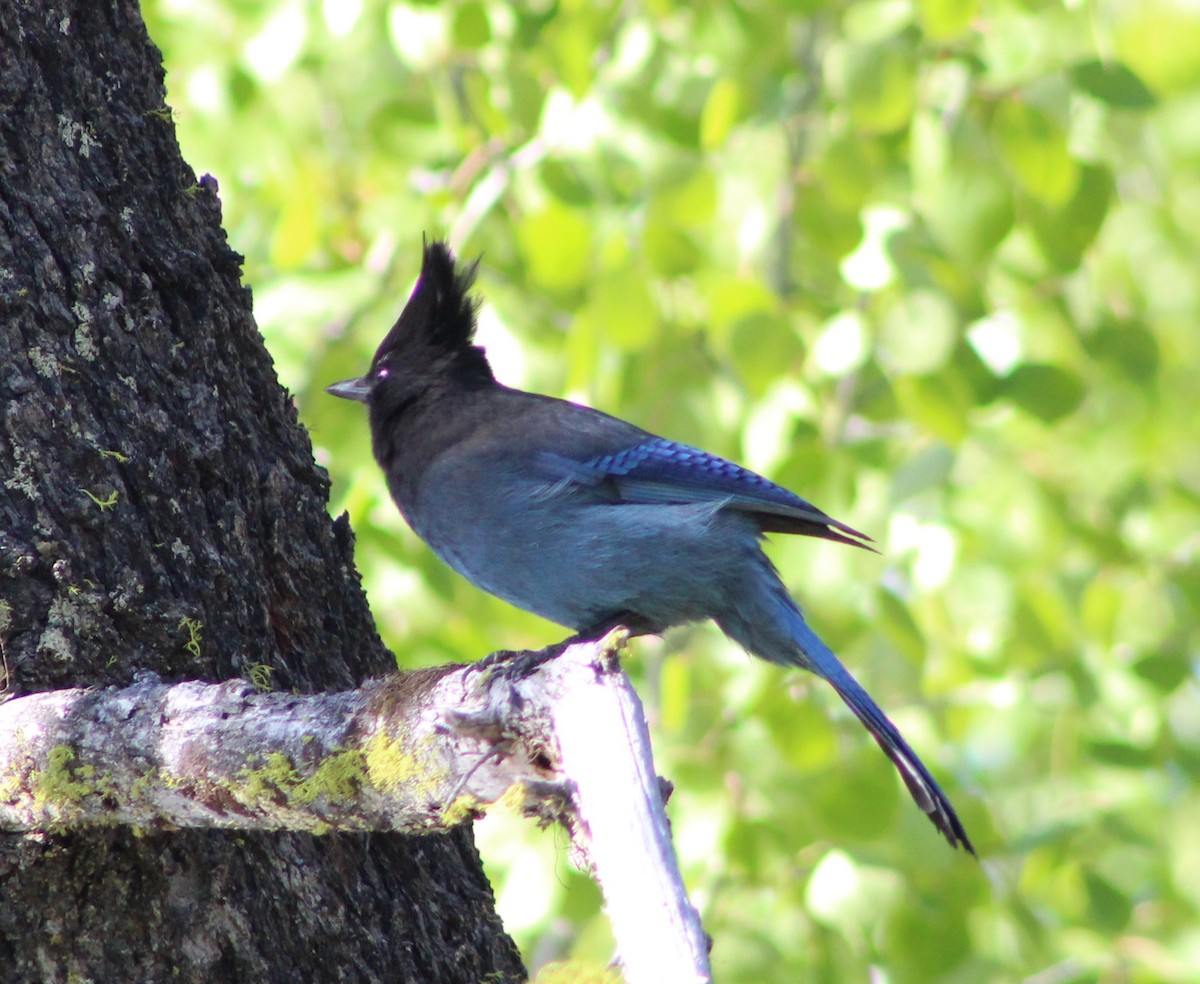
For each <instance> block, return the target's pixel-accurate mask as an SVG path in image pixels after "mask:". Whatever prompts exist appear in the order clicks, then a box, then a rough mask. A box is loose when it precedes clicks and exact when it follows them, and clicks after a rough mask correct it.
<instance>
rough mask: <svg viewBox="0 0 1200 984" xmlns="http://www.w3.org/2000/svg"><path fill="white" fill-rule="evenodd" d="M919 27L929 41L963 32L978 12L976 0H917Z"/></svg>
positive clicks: (939, 39)
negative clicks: (919, 18)
mask: <svg viewBox="0 0 1200 984" xmlns="http://www.w3.org/2000/svg"><path fill="white" fill-rule="evenodd" d="M917 10H918V11H919V13H920V16H921V27H922V28H923V29H924V31H925V37H926V38H928V39H929V40H930V41H949V40H950V39H952V38H956V37H958V36H959V35H961V34H963V33H964V32H965V31H966V30H967V28H968V27H970V26H971V22H972V21H973V20H974V19H975V17H976V15H977V14H978V12H979V3H978V0H919V2H918V4H917Z"/></svg>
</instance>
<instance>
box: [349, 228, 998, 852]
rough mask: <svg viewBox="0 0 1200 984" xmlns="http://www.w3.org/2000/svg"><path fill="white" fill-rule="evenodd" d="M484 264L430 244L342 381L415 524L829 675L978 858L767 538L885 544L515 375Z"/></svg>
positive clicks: (522, 580) (543, 588)
mask: <svg viewBox="0 0 1200 984" xmlns="http://www.w3.org/2000/svg"><path fill="white" fill-rule="evenodd" d="M478 266H479V260H476V261H475V262H474V263H470V264H460V263H459V262H458V261H457V260H456V258H455V256H454V254H453V252H452V251H451V249H450V247H449V246H448V245H447V244H446V243H445V242H442V241H440V240H432V241H428V240H427V241H424V244H423V255H422V262H421V271H420V275H419V277H418V279H417V282H416V285H415V286H414V287H413V290H412V293H411V295H410V296H409V298H408V301H407V303H406V304H405V306H404V308H403V309H402V311H401V313H400V316H399V318H398V319H397V320H396V322H395V324H394V325H393V326H392V328H391V329H390V330H389V331H388V333H387V335H386V336H385V337H384V339H383V341H382V342H381V343H380V345H379V348H378V350H377V351H376V352H375V356H374V358H373V359H372V360H371V364H370V367H369V369H368V371H367V373H366V374H365V375H363V376H361V377H357V378H353V379H346V380H342V381H341V382H337V383H334V384H332V385H330V386H328V387H327V392H329V393H330V394H332V395H333V396H338V397H342V398H344V399H348V400H355V401H358V402H360V403H363V404H365V405H366V407H367V410H368V418H369V425H370V432H371V445H372V450H373V453H374V456H375V459H376V461H377V462H378V464H379V466H380V468H381V469H382V471H383V473H384V475H385V477H386V480H387V485H388V490H389V492H390V493H391V496H392V498H393V499H394V501H395V503H396V505H397V507H398V508H399V510H400V512H401V514H402V515H403V517H404V519H405V521H406V522H407V523H408V525H409V526H410V527H411V528H412V529H413V531H414V532H415V533H416V534H417V536H418V537H420V538H421V539H422V540H423V541H425V543H426V544H428V546H429V547H430V548H431V549H432V550H433V552H434V553H435V554H437V555H438V556H439V557H440V558H441V559H442V560H443V561H444V562H445V563H446V564H448V565H449V566H450V567H452V568H453V569H454V570H456V571H457V572H458V573H459V574H461V575H463V576H464V577H465V578H466V579H467V580H468V581H471V582H472V583H473V584H475V585H476V586H477V587H479V588H481V589H483V590H484V591H487V592H490V593H491V594H493V595H496V596H498V597H500V598H503V599H504V600H505V601H508V602H510V603H511V604H513V605H515V606H516V607H518V608H522V609H525V610H526V611H529V612H534V613H536V614H537V615H540V616H542V617H544V618H546V619H548V620H550V621H551V622H555V623H558V624H560V625H563V626H566V627H567V628H570V629H574V630H575V631H576V632H577V633H578V634H579V635H580V636H581V637H584V638H598V637H599V636H600V635H602V634H603V633H604V632H606V631H607V630H608V629H611V628H614V627H616V626H621V627H624V628H626V629H627V630H628V631H629V633H630V634H632V635H641V634H658V633H661V632H663V631H665V630H666V629H668V628H671V627H673V626H677V625H682V624H686V623H692V622H700V621H704V620H707V619H711V620H712V621H713V622H715V623H716V624H717V626H718V627H720V629H721V630H722V631H723V632H724V633H725V634H726V635H727V636H728V637H729V638H730V639H732V640H733V641H734V642H736V643H738V644H739V645H740V646H742V647H743V648H744V649H746V650H747V651H748V652H750V653H751V654H752V655H754V656H758V657H761V658H762V659H765V660H767V661H769V662H771V663H775V664H779V665H782V666H785V667H799V668H802V669H805V670H808V671H810V672H812V673H814V674H816V675H817V676H818V677H820V678H822V679H824V680H825V681H827V682H828V683H829V684H830V685H831V686H832V687H833V689H834V690H835V691H836V692H837V694H838V695H839V696H840V697H841V699H842V700H843V701H844V702H845V703H846V705H847V706H848V707H849V708H850V710H851V711H853V713H854V714H855V716H856V717H857V718H858V720H859V721H860V722H862V724H863V725H864V726H865V727H866V729H867V731H868V732H869V733H870V734H871V736H872V737H873V738H874V739H875V741H876V742H877V743H878V745H879V747H880V748H881V749H882V750H883V752H884V754H885V755H887V757H888V758H889V759H890V760H891V762H892V764H893V765H894V766H895V768H896V769H897V771H898V772H899V774H900V776H901V778H902V779H903V781H904V783H905V785H906V786H907V788H908V791H909V793H910V794H911V796H912V798H913V800H914V801H915V802H916V803H917V805H918V806H919V807H920V808H921V810H923V811H924V813H925V814H926V815H927V816H928V817H929V819H930V820H931V821H932V822H933V824H934V826H935V827H937V829H938V830H939V831H940V832H941V833H942V835H943V836H944V837H945V838H946V840H947V841H948V842H949V843H950V845H951V847H957V846H961V847H963V848H964V849H965V850H967V851H968V852H970V853H971V854H974V853H975V849H974V847H973V845H972V844H971V841H970V839H969V838H968V836H967V833H966V831H965V830H964V829H963V825H962V822H961V821H960V820H959V818H958V814H957V813H955V811H954V807H953V806H952V805H951V803H950V800H949V799H948V797H947V796H946V794H945V793H944V792H943V791H942V789H941V787H940V786H939V785H938V783H937V781H936V780H935V779H934V778H933V776H932V775H931V774H930V772H929V770H928V769H927V768H926V767H925V765H924V763H922V761H921V760H920V758H919V757H918V756H917V754H916V752H914V751H913V749H912V748H911V747H910V746H909V744H908V742H906V741H905V740H904V738H903V736H902V735H901V734H900V732H899V730H898V729H897V728H896V726H895V725H894V724H893V723H892V722H891V721H890V720H889V719H888V717H887V716H886V715H885V714H884V712H883V711H882V710H881V709H880V708H879V706H878V705H877V704H876V703H875V701H874V700H873V699H872V698H871V697H870V695H869V694H868V693H867V692H866V690H864V689H863V687H862V686H861V685H860V684H859V682H858V681H857V680H856V679H855V678H854V677H853V676H852V675H851V674H850V672H849V671H848V670H847V669H846V668H845V666H843V665H842V663H841V661H840V660H839V659H838V658H837V656H835V655H834V653H833V652H832V651H831V650H830V649H829V647H828V646H826V645H825V643H824V642H822V641H821V639H820V637H819V636H818V635H817V634H816V633H815V632H814V631H813V630H812V629H811V628H810V627H809V624H808V622H807V620H806V619H805V617H804V615H803V614H802V612H801V609H800V607H799V605H798V604H797V603H796V602H795V600H793V598H792V596H791V595H790V593H789V592H788V590H787V589H786V588H785V587H784V584H783V582H782V580H781V579H780V576H779V574H778V572H777V571H776V569H775V567H774V566H773V565H772V563H771V561H770V560H769V559H768V558H767V556H766V554H765V553H764V552H763V549H762V541H763V539H764V537H765V536H766V534H769V533H794V534H800V535H803V536H810V537H817V538H822V539H826V540H832V541H835V542H838V543H844V544H850V545H854V546H858V547H863V548H865V549H873V548H872V547H871V546H870V543H871V542H872V541H871V540H870V538H869V537H867V536H866V535H865V534H862V533H860V532H858V531H857V530H855V529H853V528H852V527H850V526H847V525H846V524H844V523H841V522H839V521H838V520H836V519H834V518H832V517H831V516H829V515H827V514H826V513H824V512H822V511H821V510H820V509H818V508H817V507H816V506H814V505H812V504H811V503H809V502H807V501H805V500H804V499H802V498H800V497H799V496H798V495H795V494H794V493H792V492H790V491H788V490H787V489H785V488H783V487H782V486H779V485H776V484H775V483H774V482H771V481H769V480H768V479H766V478H763V477H762V476H760V475H757V474H755V473H754V472H752V471H750V470H749V469H746V468H743V467H741V466H740V465H737V464H735V463H733V462H731V461H728V460H726V459H723V458H720V457H717V456H715V455H712V454H708V453H706V452H704V451H701V450H699V449H697V448H694V447H690V446H688V445H685V444H680V443H678V442H675V441H672V440H668V439H666V438H663V437H658V436H656V435H654V434H652V433H649V432H648V431H645V430H642V429H641V428H640V427H637V426H635V425H633V424H631V423H627V422H626V421H624V420H620V419H618V418H616V417H612V416H609V415H608V414H606V413H603V412H601V411H599V410H595V409H592V408H590V407H586V406H583V405H581V404H578V403H572V402H569V401H566V400H561V399H557V398H554V397H550V396H544V395H541V394H538V393H530V392H525V391H523V390H519V389H514V388H511V387H508V386H505V385H504V384H503V383H501V382H500V381H498V380H497V379H496V377H495V376H494V374H493V373H492V369H491V366H490V364H489V362H488V359H487V355H486V353H485V351H484V349H483V348H482V347H480V346H479V345H477V344H475V331H476V322H477V310H478V301H477V299H476V297H475V296H474V293H473V286H474V281H475V277H476V272H477V270H478Z"/></svg>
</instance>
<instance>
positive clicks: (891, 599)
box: [875, 588, 927, 665]
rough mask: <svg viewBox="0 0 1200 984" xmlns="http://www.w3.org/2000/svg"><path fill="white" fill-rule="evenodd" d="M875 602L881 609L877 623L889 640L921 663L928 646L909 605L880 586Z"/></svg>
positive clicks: (917, 662)
mask: <svg viewBox="0 0 1200 984" xmlns="http://www.w3.org/2000/svg"><path fill="white" fill-rule="evenodd" d="M875 604H876V605H877V606H878V609H879V620H878V622H877V623H876V624H877V625H878V626H879V627H880V628H881V629H882V630H883V631H884V633H886V635H887V637H888V641H889V642H890V643H891V644H892V645H893V646H895V647H896V649H898V650H900V652H902V653H903V654H904V655H905V657H906V658H907V659H908V660H909V662H911V663H913V664H916V665H919V664H920V663H921V662H922V661H923V660H924V659H925V650H926V648H927V645H926V642H925V636H924V635H923V634H922V632H921V629H920V626H918V625H917V623H916V620H915V619H914V618H913V617H912V613H911V612H909V610H908V606H907V605H906V604H904V602H903V601H901V600H900V599H899V598H897V597H896V595H894V594H893V593H892V592H891V591H887V590H885V589H883V588H880V589H879V590H877V591H876V592H875Z"/></svg>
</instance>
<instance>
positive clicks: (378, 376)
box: [375, 366, 391, 382]
mask: <svg viewBox="0 0 1200 984" xmlns="http://www.w3.org/2000/svg"><path fill="white" fill-rule="evenodd" d="M390 375H391V373H390V372H388V367H387V366H380V367H379V368H378V369H376V370H375V381H376V382H380V381H381V380H384V379H387V378H388V376H390Z"/></svg>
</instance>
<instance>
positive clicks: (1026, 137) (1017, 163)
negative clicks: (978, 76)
mask: <svg viewBox="0 0 1200 984" xmlns="http://www.w3.org/2000/svg"><path fill="white" fill-rule="evenodd" d="M992 136H993V138H994V139H995V141H996V143H997V146H998V147H999V148H1000V156H1001V157H1002V158H1003V159H1004V163H1005V164H1007V165H1008V168H1009V170H1010V171H1011V173H1012V175H1013V177H1014V178H1016V179H1017V183H1018V184H1019V185H1020V186H1021V187H1022V188H1023V189H1024V190H1025V191H1026V192H1028V193H1029V194H1030V195H1032V196H1033V197H1034V198H1036V199H1038V200H1039V201H1042V202H1044V203H1045V204H1047V205H1052V206H1061V205H1063V204H1065V203H1066V202H1067V200H1068V199H1069V198H1070V197H1071V195H1072V194H1073V193H1074V192H1075V187H1076V185H1077V183H1078V180H1079V173H1078V167H1077V166H1076V164H1075V161H1074V160H1073V159H1072V158H1071V154H1070V151H1069V150H1068V148H1067V131H1066V128H1065V127H1064V126H1063V125H1062V124H1060V123H1059V122H1058V121H1057V120H1055V119H1053V118H1052V117H1051V116H1050V115H1049V114H1048V113H1046V112H1044V111H1043V110H1041V109H1039V108H1038V107H1036V106H1032V105H1030V104H1029V103H1026V102H1022V101H1021V100H1020V99H1017V98H1013V99H1009V100H1008V101H1007V102H1004V103H1002V104H1001V106H1000V108H999V109H998V110H997V111H996V115H995V118H994V119H993V120H992Z"/></svg>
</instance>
